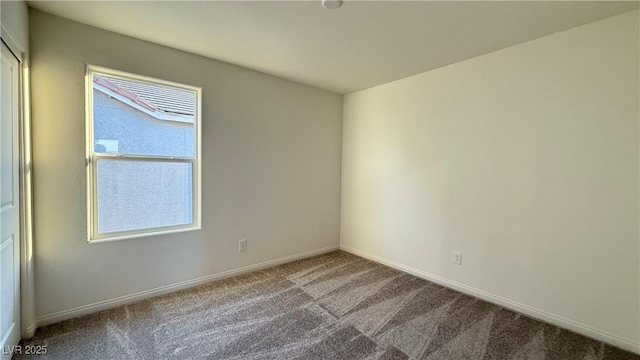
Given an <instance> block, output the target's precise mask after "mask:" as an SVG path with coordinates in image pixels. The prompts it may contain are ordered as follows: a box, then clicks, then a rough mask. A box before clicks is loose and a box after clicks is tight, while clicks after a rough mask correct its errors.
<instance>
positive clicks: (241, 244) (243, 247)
mask: <svg viewBox="0 0 640 360" xmlns="http://www.w3.org/2000/svg"><path fill="white" fill-rule="evenodd" d="M246 250H247V239H242V240H240V241H238V251H246Z"/></svg>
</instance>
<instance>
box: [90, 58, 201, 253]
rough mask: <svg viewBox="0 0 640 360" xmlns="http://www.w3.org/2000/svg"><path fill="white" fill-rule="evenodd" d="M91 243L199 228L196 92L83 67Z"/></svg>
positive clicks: (198, 97) (182, 86) (177, 85)
mask: <svg viewBox="0 0 640 360" xmlns="http://www.w3.org/2000/svg"><path fill="white" fill-rule="evenodd" d="M86 83H87V85H86V95H87V99H86V103H87V192H88V194H87V195H88V220H89V224H88V225H89V226H88V229H89V241H108V240H121V239H127V238H134V237H141V236H149V235H157V234H166V233H172V232H179V231H187V230H196V229H200V88H196V87H192V86H187V85H181V84H176V83H171V82H168V81H163V80H157V79H152V78H148V77H143V76H138V75H133V74H128V73H124V72H120V71H115V70H109V69H105V68H99V67H95V66H91V65H89V66H87V74H86Z"/></svg>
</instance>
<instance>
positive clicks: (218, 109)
mask: <svg viewBox="0 0 640 360" xmlns="http://www.w3.org/2000/svg"><path fill="white" fill-rule="evenodd" d="M30 16H31V18H30V24H31V27H30V35H31V60H32V103H33V109H32V112H33V144H34V147H33V164H34V176H35V229H36V233H35V260H36V295H37V302H36V310H37V314H38V317H39V318H40V319H41V320H42V319H45V322H48V321H52V320H59V319H60V318H63V317H68V316H72V315H77V314H78V312H77V310H82V309H83V308H80V309H79V307H81V306H85V305H90V304H94V305H96V303H97V302H100V301H105V300H110V299H114V298H116V297H120V296H127V295H131V294H136V293H138V292H141V291H146V290H149V289H155V288H158V287H162V286H167V285H171V284H175V283H178V282H182V281H187V280H193V279H197V278H199V277H203V276H207V275H211V274H218V273H221V272H223V271H229V270H233V269H238V268H241V267H244V266H248V265H253V264H258V263H261V262H264V261H268V260H273V259H278V258H282V257H285V256H289V255H295V254H301V253H305V252H309V251H314V250H319V249H326V248H327V247H331V246H333V247H337V245H338V241H339V216H340V215H339V214H340V162H341V131H342V123H341V121H342V97H341V96H339V95H336V94H333V93H329V92H326V91H322V90H318V89H314V88H311V87H307V86H303V85H299V84H295V83H292V82H289V81H285V80H282V79H278V78H275V77H272V76H268V75H264V74H261V73H258V72H255V71H251V70H247V69H244V68H240V67H237V66H234V65H230V64H226V63H222V62H218V61H215V60H211V59H206V58H203V57H199V56H195V55H190V54H187V53H184V52H181V51H177V50H173V49H169V48H166V47H162V46H159V45H154V44H151V43H147V42H144V41H140V40H136V39H133V38H129V37H125V36H121V35H117V34H114V33H110V32H107V31H104V30H99V29H96V28H92V27H88V26H85V25H81V24H79V23H74V22H71V21H68V20H64V19H62V18H58V17H55V16H52V15H49V14H46V13H42V12H38V11H35V10H31V12H30ZM85 62H86V63H90V64H94V65H99V66H104V67H110V68H114V69H118V70H122V71H127V72H132V73H137V74H142V75H146V76H151V77H156V78H160V79H165V80H169V81H175V82H180V83H184V84H188V85H194V86H200V87H202V89H203V91H202V98H203V104H202V109H203V116H202V120H203V126H202V131H203V133H202V143H203V149H202V150H203V151H202V153H203V158H202V161H203V173H202V180H203V186H202V192H203V194H202V200H203V201H202V203H203V205H202V214H203V219H202V220H203V221H202V223H203V227H202V230H201V231H196V232H188V233H182V234H177V235H167V236H158V237H149V238H141V239H133V240H124V241H117V242H111V243H101V244H91V245H89V244H87V242H86V227H87V225H86V224H87V215H86V195H85V186H86V185H85V165H84V157H85V144H84V141H85V140H84V139H85V127H84V124H85V115H84V78H83V77H84V69H85ZM245 238H246V239H247V240H248V242H247V245H248V250H247V251H246V252H243V253H239V252H238V240H239V239H245ZM129 299H130V298H129ZM111 304H114V303H111ZM99 305H100V304H97V305H96V306H97V307H90V308H89V310H91V309H94V310H95V309H96V308H99V307H100V306H99ZM74 309H75V310H74ZM85 309H86V308H85ZM67 310H72V311H70V312H69V311H68V312H65V311H67ZM61 312H62V313H61ZM51 315H54V316H53V317H51ZM41 322H42V321H41Z"/></svg>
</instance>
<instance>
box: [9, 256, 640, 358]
mask: <svg viewBox="0 0 640 360" xmlns="http://www.w3.org/2000/svg"><path fill="white" fill-rule="evenodd" d="M44 344H46V345H47V354H46V355H39V356H37V358H39V359H83V360H84V359H172V358H176V359H192V358H206V359H349V360H355V359H456V360H462V359H618V360H622V359H640V356H636V355H633V354H631V353H628V352H625V351H622V350H619V349H617V348H614V347H611V346H609V345H606V344H603V343H602V342H599V341H596V340H592V339H588V338H586V337H583V336H580V335H577V334H574V333H572V332H569V331H566V330H562V329H559V328H557V327H554V326H551V325H548V324H545V323H542V322H539V321H536V320H532V319H530V318H528V317H525V316H522V315H519V314H517V313H514V312H512V311H509V310H506V309H503V308H501V307H499V306H496V305H492V304H489V303H487V302H484V301H481V300H478V299H475V298H473V297H470V296H466V295H463V294H461V293H459V292H456V291H453V290H450V289H447V288H444V287H442V286H439V285H436V284H434V283H431V282H428V281H425V280H422V279H419V278H416V277H414V276H411V275H407V274H405V273H402V272H400V271H396V270H393V269H390V268H388V267H386V266H382V265H379V264H376V263H373V262H370V261H367V260H364V259H361V258H359V257H356V256H353V255H350V254H347V253H344V252H333V253H330V254H325V255H321V256H316V257H313V258H309V259H305V260H300V261H295V262H292V263H289V264H285V265H281V266H278V267H274V268H270V269H266V270H263V271H258V272H255V273H251V274H247V275H243V276H238V277H234V278H230V279H226V280H222V281H218V282H213V283H210V284H207V285H203V286H199V287H196V288H192V289H188V290H184V291H180V292H177V293H173V294H169V295H165V296H161V297H156V298H153V299H149V300H145V301H141V302H138V303H135V304H131V305H127V306H123V307H119V308H116V309H112V310H108V311H103V312H100V313H97V314H92V315H88V316H84V317H81V318H77V319H72V320H68V321H64V322H61V323H58V324H54V325H50V326H47V327H43V328H41V329H38V331H37V333H36V335H35V337H34V338H32V339H30V340H29V341H26V342H23V343H22V345H44ZM14 358H16V359H22V358H25V356H16V357H14Z"/></svg>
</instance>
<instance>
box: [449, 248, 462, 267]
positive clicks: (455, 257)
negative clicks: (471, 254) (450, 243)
mask: <svg viewBox="0 0 640 360" xmlns="http://www.w3.org/2000/svg"><path fill="white" fill-rule="evenodd" d="M451 262H452V263H454V264H456V265H462V253H461V252H460V251H454V252H453V254H452V256H451Z"/></svg>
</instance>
